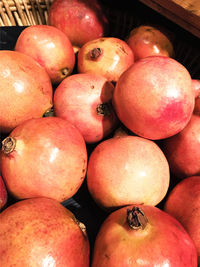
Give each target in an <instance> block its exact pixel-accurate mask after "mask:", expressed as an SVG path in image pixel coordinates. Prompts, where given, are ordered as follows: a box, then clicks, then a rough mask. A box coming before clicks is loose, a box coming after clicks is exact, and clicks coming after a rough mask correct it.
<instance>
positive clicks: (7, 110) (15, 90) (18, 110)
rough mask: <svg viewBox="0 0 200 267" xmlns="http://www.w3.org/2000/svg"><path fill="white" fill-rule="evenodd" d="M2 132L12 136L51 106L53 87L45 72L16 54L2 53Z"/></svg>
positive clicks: (0, 52)
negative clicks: (15, 129) (13, 132)
mask: <svg viewBox="0 0 200 267" xmlns="http://www.w3.org/2000/svg"><path fill="white" fill-rule="evenodd" d="M0 58H1V64H0V132H6V133H9V132H10V131H12V130H13V129H14V128H15V127H16V126H17V125H19V124H20V123H22V122H24V121H25V120H28V119H31V118H39V117H42V116H43V114H44V113H45V112H46V111H48V110H49V109H50V108H51V107H52V95H53V90H52V85H51V81H50V78H49V76H48V74H47V73H46V71H45V69H44V68H43V67H41V66H40V65H39V64H38V63H37V62H36V61H35V60H34V59H32V58H31V57H29V56H27V55H24V54H22V53H20V52H17V51H8V50H1V51H0Z"/></svg>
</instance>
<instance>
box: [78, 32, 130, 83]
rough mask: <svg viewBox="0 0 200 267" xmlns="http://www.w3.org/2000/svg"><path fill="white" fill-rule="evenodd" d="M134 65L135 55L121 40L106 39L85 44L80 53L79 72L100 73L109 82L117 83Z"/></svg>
mask: <svg viewBox="0 0 200 267" xmlns="http://www.w3.org/2000/svg"><path fill="white" fill-rule="evenodd" d="M133 63H134V54H133V52H132V50H131V48H130V47H129V46H128V45H127V43H126V42H125V41H123V40H121V39H119V38H115V37H104V38H98V39H95V40H92V41H90V42H87V43H86V44H84V45H83V46H82V47H81V49H80V50H79V53H78V62H77V67H78V72H79V73H85V72H92V73H98V74H101V75H102V76H104V77H106V79H107V80H108V81H113V82H116V81H117V80H118V79H119V77H120V75H121V74H122V73H123V72H124V71H125V70H127V69H128V68H129V67H130V66H131V65H132V64H133Z"/></svg>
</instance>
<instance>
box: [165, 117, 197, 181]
mask: <svg viewBox="0 0 200 267" xmlns="http://www.w3.org/2000/svg"><path fill="white" fill-rule="evenodd" d="M162 150H163V152H164V154H165V156H166V158H167V160H168V162H169V166H170V169H171V171H172V172H173V174H174V175H175V176H176V177H178V178H180V179H183V178H185V177H188V176H193V175H200V116H197V115H194V114H193V115H192V117H191V119H190V121H189V123H188V124H187V125H186V127H185V128H184V129H183V130H182V131H181V132H179V133H178V134H176V135H174V136H172V137H170V138H167V139H165V140H163V141H162Z"/></svg>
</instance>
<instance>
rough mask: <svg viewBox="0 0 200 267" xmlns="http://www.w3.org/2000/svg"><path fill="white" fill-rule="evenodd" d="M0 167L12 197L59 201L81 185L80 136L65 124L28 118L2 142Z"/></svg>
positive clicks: (83, 170)
mask: <svg viewBox="0 0 200 267" xmlns="http://www.w3.org/2000/svg"><path fill="white" fill-rule="evenodd" d="M0 164H1V171H2V176H3V178H4V180H5V183H6V185H7V188H8V190H9V191H10V192H11V193H12V194H13V196H14V197H15V198H18V199H24V198H32V197H49V198H53V199H56V200H58V201H60V202H62V201H64V200H66V199H68V198H70V197H71V196H73V195H74V194H75V193H76V192H77V191H78V189H79V187H80V186H81V184H82V183H83V180H84V178H85V174H86V167H87V150H86V145H85V141H84V139H83V136H82V135H81V134H80V132H79V131H78V129H77V128H76V127H75V126H73V125H72V124H71V123H69V122H68V121H66V120H64V119H61V118H56V117H45V118H37V119H30V120H27V121H26V122H24V123H22V124H20V125H19V126H17V127H16V128H15V129H14V130H13V131H12V132H11V133H10V135H9V136H8V137H6V138H5V139H4V140H3V141H2V149H1V154H0ZM19 177H20V179H19Z"/></svg>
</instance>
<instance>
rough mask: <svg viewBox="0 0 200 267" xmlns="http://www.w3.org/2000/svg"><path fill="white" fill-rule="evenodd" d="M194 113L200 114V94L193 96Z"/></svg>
mask: <svg viewBox="0 0 200 267" xmlns="http://www.w3.org/2000/svg"><path fill="white" fill-rule="evenodd" d="M194 114H196V115H199V116H200V95H199V96H198V97H196V98H195V105H194Z"/></svg>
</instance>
